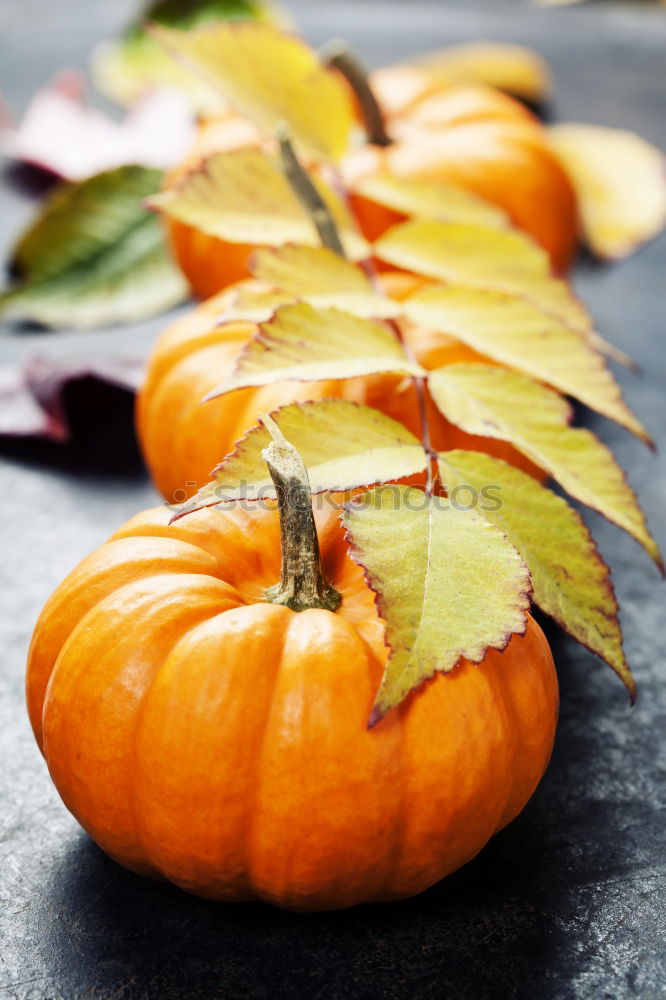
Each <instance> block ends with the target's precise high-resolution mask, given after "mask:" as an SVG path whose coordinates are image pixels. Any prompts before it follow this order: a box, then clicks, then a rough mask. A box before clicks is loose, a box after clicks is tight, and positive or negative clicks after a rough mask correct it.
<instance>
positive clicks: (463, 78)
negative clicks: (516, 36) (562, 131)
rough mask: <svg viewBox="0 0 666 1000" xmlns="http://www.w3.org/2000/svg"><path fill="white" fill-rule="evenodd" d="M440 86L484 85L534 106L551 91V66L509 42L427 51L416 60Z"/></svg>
mask: <svg viewBox="0 0 666 1000" xmlns="http://www.w3.org/2000/svg"><path fill="white" fill-rule="evenodd" d="M412 62H413V63H414V64H415V65H416V66H422V67H424V68H425V69H427V70H428V72H429V73H432V74H433V75H434V76H435V77H436V79H437V80H438V81H439V82H440V84H447V85H449V86H457V85H460V84H468V83H482V84H486V85H487V86H489V87H495V88H496V89H497V90H504V91H506V92H507V93H509V94H512V95H513V96H514V97H519V98H521V99H522V100H524V101H527V102H529V103H530V104H540V103H541V102H542V101H543V100H544V99H545V98H546V97H548V95H549V93H550V90H551V78H550V72H549V70H548V66H547V64H546V63H545V61H544V60H543V59H542V58H541V56H540V55H539V54H538V53H537V52H535V51H534V50H533V49H528V48H526V47H525V46H523V45H511V44H508V43H506V42H471V43H468V44H462V45H450V46H447V48H444V49H440V50H438V51H435V52H426V53H425V54H424V55H423V56H418V57H417V58H416V59H414V60H412Z"/></svg>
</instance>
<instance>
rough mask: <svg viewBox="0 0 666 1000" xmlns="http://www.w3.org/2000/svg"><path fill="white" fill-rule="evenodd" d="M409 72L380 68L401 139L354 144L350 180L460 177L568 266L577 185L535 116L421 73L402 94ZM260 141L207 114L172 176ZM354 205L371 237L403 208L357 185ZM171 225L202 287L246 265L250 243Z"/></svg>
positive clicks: (195, 285)
mask: <svg viewBox="0 0 666 1000" xmlns="http://www.w3.org/2000/svg"><path fill="white" fill-rule="evenodd" d="M404 73H405V68H404V67H395V68H391V69H386V70H383V71H381V72H380V73H378V74H375V75H374V76H373V78H372V83H373V88H374V89H375V90H376V93H377V96H378V98H379V102H380V104H382V105H385V107H386V108H387V115H386V117H387V124H388V129H389V132H390V133H391V136H392V137H393V139H394V140H395V141H394V142H393V143H392V144H391V145H390V146H387V147H384V148H382V147H379V146H372V145H367V146H364V147H362V148H360V149H359V150H356V151H352V152H351V153H349V154H348V156H347V158H346V161H345V162H344V163H343V175H344V177H345V179H346V181H347V183H348V184H350V185H351V184H353V182H354V181H355V180H358V179H359V178H361V177H364V176H367V175H372V174H374V173H377V172H383V171H388V172H389V173H392V174H395V175H396V176H401V177H426V178H429V179H435V180H441V181H444V182H447V183H453V184H457V185H460V186H462V187H464V188H467V189H469V190H471V191H473V192H475V193H476V194H478V195H479V196H480V197H482V198H485V199H487V200H488V201H490V202H493V203H495V204H497V205H499V206H500V207H501V208H503V209H504V210H505V211H506V212H507V213H508V215H509V216H510V217H511V219H512V220H513V222H514V223H515V224H516V225H517V226H519V227H520V228H522V229H524V230H525V232H527V233H529V234H530V235H532V236H533V237H534V238H535V239H536V240H537V241H538V242H539V243H541V244H542V245H543V246H544V247H545V249H546V250H548V252H549V254H550V255H551V259H552V261H553V266H554V267H555V269H556V270H557V271H564V270H566V268H567V266H568V264H569V262H570V260H571V258H572V256H573V253H574V250H575V247H576V234H577V209H576V201H575V195H574V192H573V188H572V186H571V183H570V181H569V179H568V177H567V175H566V173H565V172H564V170H563V168H562V167H561V165H560V163H559V161H558V159H557V157H556V156H555V155H554V154H553V153H552V151H551V149H550V147H549V145H548V142H547V140H546V136H545V132H544V130H543V128H542V127H541V125H540V124H539V122H538V121H537V119H536V118H535V117H534V116H533V115H532V114H531V113H530V112H529V111H528V110H527V109H526V108H525V107H524V106H523V105H522V104H520V103H519V102H518V101H516V100H514V99H513V98H511V97H508V96H507V95H505V94H502V93H500V92H499V91H495V90H493V89H491V88H489V87H479V86H477V87H464V88H463V87H456V88H448V89H442V88H441V85H440V86H439V89H433V88H434V87H435V85H434V83H431V84H430V86H426V84H425V83H424V79H425V78H424V76H423V74H422V73H421V74H420V75H418V77H417V78H416V80H417V83H415V87H416V90H415V89H414V87H412V88H406V89H404V93H405V94H409V95H410V96H411V99H410V100H409V101H407V100H406V99H403V100H402V101H398V100H397V98H396V93H395V91H396V90H398V91H400V87H403V88H404V79H403V77H404ZM261 144H262V137H261V134H260V133H259V132H258V130H257V129H255V128H254V126H252V125H251V124H250V123H248V122H247V121H245V120H244V119H242V118H239V117H238V116H237V115H235V114H227V115H224V116H222V117H220V118H215V119H209V120H207V121H204V122H203V123H202V124H201V126H200V129H199V132H198V136H197V139H196V142H195V144H194V147H193V149H192V151H191V153H190V155H189V156H188V157H187V159H186V160H185V162H184V163H183V164H181V165H180V166H179V167H178V168H177V169H176V170H175V171H173V172H172V173H171V174H170V175H169V177H168V178H167V185H168V186H172V185H173V184H176V183H178V182H179V181H180V180H181V179H182V178H183V177H184V176H185V175H186V174H187V173H188V172H189V171H191V170H193V169H196V168H197V167H198V166H200V165H201V163H202V162H203V160H205V159H206V158H207V157H208V156H210V155H211V154H213V153H215V152H222V151H228V150H233V149H238V148H240V147H245V146H260V145H261ZM350 206H351V209H352V211H353V213H354V214H355V215H356V217H357V220H358V223H359V226H360V228H361V230H362V231H363V233H364V235H365V236H366V238H368V239H369V240H374V239H376V238H377V237H378V236H380V235H381V234H382V233H383V232H385V231H386V229H388V228H389V226H391V225H392V224H394V223H395V222H397V221H399V220H400V219H402V218H404V216H401V215H400V214H399V213H397V212H394V211H392V210H390V209H386V208H384V207H383V206H380V205H377V204H375V203H374V202H371V201H369V200H368V199H367V198H364V197H360V196H358V195H352V196H351V198H350ZM167 229H168V233H169V237H170V241H171V245H172V248H173V251H174V254H175V256H176V259H177V260H178V263H179V265H180V267H181V269H182V271H183V273H184V274H185V276H186V277H187V279H188V281H189V283H190V285H191V287H192V290H193V292H194V294H195V295H196V296H197V297H199V298H208V297H209V296H211V295H213V294H215V293H216V292H218V291H220V290H221V289H222V288H225V287H226V286H227V285H229V284H231V283H232V282H234V281H238V280H239V279H241V278H243V277H245V276H246V275H247V273H248V271H247V263H248V258H249V255H250V253H251V250H252V248H251V247H249V246H248V245H246V244H232V243H227V242H226V241H224V240H220V239H218V238H217V237H215V236H208V235H207V234H205V233H201V232H199V231H198V230H196V229H193V228H192V227H191V226H187V225H185V224H184V223H182V222H178V221H175V220H168V221H167Z"/></svg>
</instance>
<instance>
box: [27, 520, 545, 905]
mask: <svg viewBox="0 0 666 1000" xmlns="http://www.w3.org/2000/svg"><path fill="white" fill-rule="evenodd" d="M168 517H169V515H168V512H167V511H166V510H165V509H164V508H163V507H162V508H159V509H156V510H149V511H146V512H145V513H143V514H139V515H138V516H137V517H135V518H133V519H132V520H131V521H129V522H128V523H127V524H126V525H125V526H124V527H123V528H121V530H120V531H118V532H117V533H116V534H115V535H114V536H113V537H112V538H111V539H110V541H108V542H107V543H106V544H105V545H103V546H102V547H101V548H100V549H98V550H97V551H96V552H94V553H93V554H92V555H91V556H89V557H88V558H87V559H86V560H84V562H83V563H81V565H80V566H79V567H78V568H77V569H75V570H74V572H73V573H72V574H70V576H69V577H68V578H67V579H66V580H65V581H64V583H62V584H61V586H60V587H59V588H58V589H57V590H56V592H55V593H54V595H53V596H52V597H51V599H50V600H49V602H48V603H47V605H46V607H45V609H44V611H43V612H42V615H41V617H40V619H39V622H38V624H37V627H36V630H35V635H34V638H33V642H32V645H31V649H30V656H29V663H28V676H27V692H28V704H29V709H30V716H31V720H32V724H33V727H34V731H35V735H36V737H37V740H38V741H39V745H40V747H41V749H42V751H43V753H44V756H45V758H46V762H47V764H48V767H49V770H50V773H51V776H52V778H53V781H54V782H55V784H56V787H57V788H58V791H59V792H60V795H61V796H62V798H63V801H64V802H65V804H66V805H67V807H68V808H69V809H70V810H71V812H72V813H73V814H74V815H75V816H76V818H77V819H78V820H79V822H80V823H81V824H82V826H83V827H84V828H85V829H86V830H87V831H88V832H89V834H90V835H91V836H92V837H93V838H94V840H95V841H96V842H97V843H98V844H99V845H100V846H101V847H102V848H103V849H104V850H105V851H107V852H108V853H109V854H110V855H111V856H112V857H113V858H115V859H116V860H117V861H118V862H120V863H121V864H123V865H125V866H126V867H128V868H130V869H132V871H135V872H138V873H140V874H142V875H146V876H150V877H153V878H165V879H168V880H170V881H172V882H174V883H175V884H176V885H179V886H181V887H182V888H183V889H186V890H188V891H190V892H193V893H196V894H198V895H201V896H206V897H210V898H213V899H219V900H229V901H234V900H249V899H263V900H266V901H268V902H271V903H274V904H277V905H279V906H283V907H288V908H292V909H297V910H315V909H338V908H342V907H347V906H352V905H354V904H356V903H359V902H361V901H366V900H392V899H400V898H403V897H406V896H411V895H413V894H415V893H417V892H420V891H421V890H422V889H425V888H426V887H427V886H429V885H432V884H433V883H434V882H436V881H437V880H439V879H440V878H442V877H443V876H444V875H446V874H447V873H449V872H451V871H453V870H454V869H456V868H458V867H459V866H460V865H462V864H464V863H465V862H466V861H468V860H469V859H471V858H472V857H474V855H475V854H476V853H477V852H478V851H479V850H480V849H481V848H482V847H483V845H484V844H485V843H486V841H487V840H488V839H489V837H491V836H492V834H493V833H495V832H496V831H497V830H499V829H501V828H502V827H503V826H504V825H505V824H507V823H508V822H509V821H510V820H511V819H512V818H513V817H514V816H516V814H517V813H518V812H519V811H520V810H521V809H522V807H523V806H524V804H525V802H526V801H527V800H528V799H529V797H530V795H531V794H532V792H533V790H534V788H535V787H536V785H537V783H538V781H539V779H540V777H541V775H542V773H543V771H544V768H545V767H546V764H547V762H548V758H549V755H550V752H551V747H552V742H553V736H554V729H555V722H556V715H557V700H558V699H557V683H556V678H555V672H554V667H553V661H552V657H551V654H550V650H549V648H548V645H547V643H546V640H545V638H544V636H543V633H542V632H541V630H540V628H539V626H538V625H537V624H536V623H535V622H534V621H533V620H532V619H531V618H529V619H528V625H527V631H526V633H525V635H524V636H522V637H520V636H514V637H513V638H512V639H511V641H510V643H509V645H508V646H507V647H506V649H505V650H504V652H502V653H499V652H497V651H491V652H488V653H487V655H486V656H485V658H484V659H483V661H482V662H481V664H480V665H479V666H475V665H473V664H471V663H467V662H465V661H463V662H461V663H460V664H459V665H458V666H457V667H456V668H455V669H454V670H453V671H452V672H451V673H449V674H446V675H438V676H436V678H435V679H434V680H433V681H432V682H430V683H428V684H427V685H425V686H424V687H422V688H421V689H420V690H418V691H416V692H415V693H412V694H411V695H409V696H408V697H407V699H406V700H405V701H404V702H403V703H402V704H401V705H400V706H398V708H396V709H394V710H393V711H392V712H390V713H389V714H388V716H386V717H385V718H384V719H383V720H382V721H380V722H379V723H378V724H377V725H376V726H374V728H372V729H370V730H369V729H368V728H367V725H366V723H367V719H368V713H369V710H370V707H371V704H372V701H373V697H374V695H375V692H376V690H377V687H378V685H379V682H380V679H381V675H382V670H383V667H384V663H385V661H386V656H387V651H386V646H385V644H384V627H383V623H382V621H381V620H380V618H379V617H378V615H377V611H376V607H375V602H374V594H373V592H372V591H371V590H370V589H369V588H368V586H367V585H366V583H365V581H364V577H363V573H362V571H361V569H360V568H359V567H358V566H357V565H356V564H355V563H353V562H352V561H351V559H350V558H349V555H348V551H347V546H346V542H345V540H344V537H343V534H342V530H341V528H340V525H339V522H338V521H337V518H336V517H335V514H334V512H333V511H331V510H330V509H327V510H326V511H324V512H322V513H321V514H320V515H319V523H318V527H319V535H320V548H321V553H322V558H323V570H324V572H325V573H326V575H327V577H328V579H329V580H330V581H331V582H332V584H333V586H334V587H335V588H336V589H337V591H338V592H339V594H340V595H341V597H342V603H341V604H340V605H339V607H337V610H335V611H331V610H325V609H324V608H322V607H311V606H308V610H302V611H300V612H299V613H297V612H295V611H294V610H291V608H290V607H287V606H283V605H282V604H278V603H269V602H268V595H266V588H267V587H269V585H271V584H274V583H275V582H276V581H277V580H279V578H280V526H279V519H278V514H277V512H276V511H275V510H274V509H268V510H267V509H256V508H255V509H254V510H247V509H245V510H243V509H235V510H226V511H225V512H220V511H219V509H213V510H203V511H199V512H197V513H195V514H192V515H190V516H189V517H187V518H185V519H183V520H182V521H180V522H178V523H177V524H176V525H172V526H169V525H168V523H167V522H168ZM320 569H321V567H320ZM336 596H337V595H336Z"/></svg>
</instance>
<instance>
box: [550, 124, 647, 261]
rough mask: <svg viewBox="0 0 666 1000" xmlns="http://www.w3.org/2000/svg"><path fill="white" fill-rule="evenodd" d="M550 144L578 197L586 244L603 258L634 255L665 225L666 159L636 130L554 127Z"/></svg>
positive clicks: (582, 126) (568, 125)
mask: <svg viewBox="0 0 666 1000" xmlns="http://www.w3.org/2000/svg"><path fill="white" fill-rule="evenodd" d="M550 141H551V143H552V145H553V148H554V149H555V152H556V153H557V155H558V156H559V158H560V159H561V160H562V163H563V164H564V167H565V168H566V170H567V172H568V174H569V176H570V177H571V180H572V181H573V184H574V186H575V188H576V193H577V195H578V204H579V206H580V212H581V216H582V223H583V231H584V236H585V241H586V243H587V245H588V246H589V248H590V249H591V250H592V252H593V253H595V254H597V255H598V256H599V257H606V258H611V259H613V258H617V257H625V256H627V254H630V253H632V252H633V251H634V250H636V249H637V247H639V246H640V245H641V244H642V243H645V241H646V240H649V239H651V238H652V237H653V236H656V235H657V233H659V232H661V230H662V229H663V228H664V226H665V225H666V159H664V154H663V153H662V152H661V151H660V150H658V149H656V148H655V147H654V146H652V145H651V144H650V143H649V142H646V141H645V140H644V139H641V137H640V136H638V135H636V134H635V133H634V132H626V131H623V130H621V129H613V128H603V127H602V126H600V125H577V124H562V125H555V126H553V127H552V128H551V129H550Z"/></svg>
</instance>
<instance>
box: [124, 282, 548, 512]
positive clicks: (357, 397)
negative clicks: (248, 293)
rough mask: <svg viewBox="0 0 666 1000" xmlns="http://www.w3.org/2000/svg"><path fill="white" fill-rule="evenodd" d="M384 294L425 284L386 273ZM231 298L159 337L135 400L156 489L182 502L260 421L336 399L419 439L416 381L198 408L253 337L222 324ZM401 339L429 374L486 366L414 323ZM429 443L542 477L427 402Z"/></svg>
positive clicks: (384, 378)
mask: <svg viewBox="0 0 666 1000" xmlns="http://www.w3.org/2000/svg"><path fill="white" fill-rule="evenodd" d="M382 283H383V285H384V288H385V290H386V291H387V293H390V294H391V295H392V296H393V297H394V298H396V299H400V298H403V297H405V296H406V295H407V294H409V292H410V290H413V289H414V288H415V286H418V285H419V284H422V283H424V282H423V279H420V278H416V277H415V276H413V275H408V274H402V273H400V272H392V273H386V274H384V275H382ZM233 294H234V290H233V289H232V290H226V291H224V292H221V293H220V294H218V295H217V296H214V297H213V298H211V299H208V300H207V301H206V302H203V303H201V305H199V306H198V307H197V308H195V309H194V310H193V311H192V312H191V313H189V314H187V315H185V316H183V317H181V318H179V319H177V320H176V321H175V323H173V324H172V325H171V326H170V327H169V328H168V329H167V330H165V331H164V333H163V334H162V335H161V337H160V338H159V339H158V341H157V344H156V345H155V347H154V349H153V351H152V354H151V356H150V359H149V363H148V371H147V374H146V380H145V382H144V385H143V388H142V390H141V391H140V393H139V396H138V402H137V430H138V434H139V439H140V441H141V445H142V448H143V453H144V456H145V459H146V462H147V464H148V467H149V469H150V472H151V474H152V477H153V479H154V481H155V484H156V486H157V488H158V489H159V491H160V492H161V493H162V495H163V496H164V497H166V499H167V500H169V501H173V502H181V501H183V500H184V499H185V498H186V497H188V496H191V495H192V494H193V493H195V492H196V490H197V489H199V488H200V487H201V486H203V485H204V484H205V483H206V482H208V481H209V479H210V473H211V471H212V469H213V468H214V467H215V466H216V465H217V464H218V463H219V462H220V461H221V459H222V458H224V456H225V455H226V454H228V452H230V451H232V450H233V447H234V445H235V443H236V442H237V441H238V440H239V438H241V437H242V436H243V434H244V433H245V432H246V431H247V430H248V429H249V428H250V427H251V426H252V425H253V424H255V423H256V421H257V418H258V414H259V413H262V412H263V413H267V412H270V411H271V410H274V409H276V408H277V407H279V406H284V405H286V404H287V403H293V402H298V401H303V400H308V399H324V398H326V397H329V398H330V397H341V398H343V399H347V400H352V401H354V402H357V403H363V404H365V405H367V406H374V407H375V408H376V409H378V410H381V411H382V412H383V413H386V414H387V415H388V416H390V417H393V418H394V419H395V420H399V421H400V422H401V423H402V424H404V425H405V426H406V427H407V428H409V430H411V431H412V432H413V433H414V434H416V435H418V436H419V437H420V436H421V417H420V411H419V403H418V396H417V393H416V389H415V387H414V383H413V380H411V379H403V378H401V377H399V376H395V375H373V376H367V377H364V378H353V379H347V380H337V381H323V382H281V383H276V384H274V385H270V386H265V387H263V388H260V389H240V390H237V391H236V392H233V393H229V394H228V395H225V396H220V397H218V398H217V399H212V400H209V401H208V402H206V403H203V404H202V402H201V400H202V399H203V398H204V397H205V396H206V395H207V394H208V393H209V392H211V391H212V390H213V389H215V388H216V387H217V386H219V385H220V384H221V383H222V382H224V380H225V378H227V377H228V376H229V375H231V373H232V371H233V369H234V367H235V364H236V360H237V358H238V354H239V353H240V351H241V350H242V349H243V347H244V346H245V345H246V344H247V342H248V340H249V339H250V338H251V337H252V336H253V334H254V333H255V332H256V326H255V325H254V324H253V323H249V322H232V323H226V324H224V325H219V319H220V316H221V315H223V313H224V310H225V308H226V307H227V306H228V304H229V302H230V300H231V297H232V295H233ZM404 336H405V340H406V342H408V344H409V346H410V348H411V350H412V351H413V353H414V355H415V356H416V359H417V360H418V361H419V363H420V364H422V365H423V366H424V367H425V368H427V369H433V368H438V367H440V366H441V365H444V364H454V363H455V362H461V361H475V360H476V361H478V360H484V361H486V362H488V363H492V362H491V361H490V359H488V358H485V357H483V356H481V355H478V354H476V353H475V352H474V351H472V350H471V349H470V348H468V347H465V346H464V345H463V344H460V343H459V342H458V341H455V340H453V339H451V338H449V337H446V336H444V335H443V334H437V333H433V332H432V331H429V330H426V329H424V328H421V327H416V326H414V325H411V324H405V325H404ZM427 409H428V422H429V427H430V435H431V442H432V444H433V446H434V447H435V448H438V449H440V450H446V449H451V448H470V449H476V450H480V451H485V452H487V453H488V454H492V455H496V456H497V457H499V458H504V459H506V460H507V461H509V462H511V463H512V464H513V465H516V466H517V467H518V468H522V469H524V470H525V471H527V472H530V473H531V474H533V475H536V476H539V477H541V475H542V474H541V470H538V469H537V467H536V466H535V465H534V464H533V463H532V462H530V461H529V459H527V458H525V456H524V455H522V454H521V453H520V452H518V451H516V449H515V448H513V447H512V446H511V445H510V444H508V443H506V442H504V441H499V440H497V439H491V438H483V437H476V436H473V435H470V434H466V433H465V432H464V431H462V430H460V429H459V428H458V427H455V426H454V425H453V424H451V423H449V422H448V421H447V420H446V419H445V418H444V417H443V416H442V415H441V414H440V413H439V411H438V410H437V408H436V406H435V405H434V403H433V402H432V400H431V399H430V398H429V397H428V399H427Z"/></svg>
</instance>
